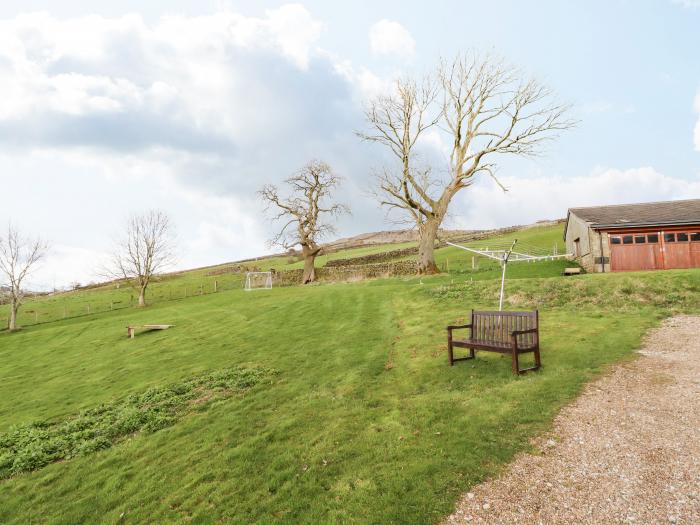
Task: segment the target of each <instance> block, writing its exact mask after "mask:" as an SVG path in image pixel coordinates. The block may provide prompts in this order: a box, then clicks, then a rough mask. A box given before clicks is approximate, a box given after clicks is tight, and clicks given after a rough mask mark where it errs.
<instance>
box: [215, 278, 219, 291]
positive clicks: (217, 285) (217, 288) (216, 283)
mask: <svg viewBox="0 0 700 525" xmlns="http://www.w3.org/2000/svg"><path fill="white" fill-rule="evenodd" d="M218 291H219V283H218V282H217V280H216V279H214V293H216V292H218Z"/></svg>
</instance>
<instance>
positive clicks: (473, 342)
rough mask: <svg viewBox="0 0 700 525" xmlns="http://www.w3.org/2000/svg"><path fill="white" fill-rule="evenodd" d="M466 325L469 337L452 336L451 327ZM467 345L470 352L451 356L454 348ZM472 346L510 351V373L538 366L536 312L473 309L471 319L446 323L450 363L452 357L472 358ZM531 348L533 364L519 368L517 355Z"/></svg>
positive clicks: (456, 359) (538, 349)
mask: <svg viewBox="0 0 700 525" xmlns="http://www.w3.org/2000/svg"><path fill="white" fill-rule="evenodd" d="M463 328H469V329H470V333H469V337H468V338H464V339H455V337H454V334H453V331H454V330H459V329H463ZM455 347H457V348H468V349H469V356H467V357H460V358H455V357H454V350H453V349H454V348H455ZM475 350H485V351H487V352H498V353H501V354H511V355H512V357H513V373H514V374H516V375H517V374H522V373H524V372H527V371H529V370H537V369H539V368H540V367H541V366H542V362H541V361H540V333H539V312H538V311H537V310H535V311H534V312H477V311H474V310H472V314H471V323H469V324H465V325H459V326H448V327H447V351H448V357H449V359H450V366H452V365H454V362H455V361H463V360H465V359H474V357H475V355H476V354H475ZM530 352H533V353H534V354H535V366H533V367H530V368H524V369H521V368H520V365H519V362H518V356H519V355H520V354H525V353H530Z"/></svg>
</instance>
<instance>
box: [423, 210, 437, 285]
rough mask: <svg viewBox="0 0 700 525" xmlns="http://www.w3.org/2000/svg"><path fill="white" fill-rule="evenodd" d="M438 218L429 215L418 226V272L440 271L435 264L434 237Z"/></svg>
mask: <svg viewBox="0 0 700 525" xmlns="http://www.w3.org/2000/svg"><path fill="white" fill-rule="evenodd" d="M440 222H441V221H440V220H438V219H437V218H435V217H431V218H430V219H428V220H427V221H426V222H425V223H423V224H421V225H420V226H419V227H418V273H419V274H420V275H432V274H435V273H440V270H438V267H437V265H436V264H435V239H436V238H437V232H438V228H440Z"/></svg>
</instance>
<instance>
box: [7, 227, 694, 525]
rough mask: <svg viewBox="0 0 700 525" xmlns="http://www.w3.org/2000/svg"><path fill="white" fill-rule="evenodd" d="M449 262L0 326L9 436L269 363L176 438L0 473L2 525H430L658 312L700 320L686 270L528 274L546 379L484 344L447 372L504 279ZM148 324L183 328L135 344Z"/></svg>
mask: <svg viewBox="0 0 700 525" xmlns="http://www.w3.org/2000/svg"><path fill="white" fill-rule="evenodd" d="M531 233H532V234H533V235H535V234H538V235H542V236H543V239H544V240H543V241H542V242H549V238H550V237H551V236H552V232H551V231H544V230H543V231H541V232H539V233H538V232H531ZM559 235H560V232H559ZM547 236H550V237H547ZM445 252H446V253H445ZM443 254H444V255H445V256H446V257H450V268H451V274H450V275H440V276H436V277H432V278H424V279H422V281H421V280H419V279H416V278H408V279H398V278H397V279H382V280H375V281H368V282H362V283H352V284H326V285H321V286H309V287H290V288H277V289H273V290H271V291H260V292H254V293H246V292H243V291H242V290H239V289H237V290H233V291H226V292H223V293H218V294H211V295H204V296H200V297H190V298H188V299H186V300H179V301H167V302H162V303H159V304H156V305H154V306H151V307H149V308H147V309H145V310H135V309H125V310H118V311H113V312H102V313H97V314H94V315H90V316H86V317H82V318H75V319H66V320H64V321H59V322H54V323H46V324H41V325H37V326H31V327H27V328H25V329H24V330H22V331H20V332H17V333H12V334H8V333H0V376H1V377H2V378H3V381H2V382H0V433H3V432H8V431H10V429H11V427H12V426H13V425H21V424H26V423H29V422H32V421H36V420H51V421H60V420H64V419H65V418H67V417H70V416H71V415H73V414H76V413H78V412H80V411H81V410H89V409H91V408H94V407H96V406H98V405H100V404H102V403H113V402H114V400H118V399H124V398H125V397H127V396H129V395H130V394H139V393H141V392H144V391H146V390H148V389H149V388H152V387H154V386H158V385H167V384H174V383H181V382H183V381H188V380H189V379H191V378H193V377H197V376H200V375H202V374H204V373H209V372H211V371H216V370H223V369H229V368H232V367H245V368H251V367H262V368H265V369H274V370H276V371H277V373H276V374H275V375H274V376H273V377H272V379H271V380H270V381H265V382H264V383H260V384H257V385H254V386H252V387H251V388H250V389H249V390H248V391H247V392H246V394H245V395H243V396H234V397H230V398H225V399H218V400H214V401H212V402H211V403H209V404H206V405H205V406H203V407H201V409H200V410H198V411H195V412H191V413H187V414H184V415H183V416H182V417H181V418H180V419H179V420H178V421H177V422H175V423H174V424H173V425H172V426H170V427H168V428H164V429H162V430H158V431H157V432H155V433H150V434H149V433H135V434H133V435H131V436H129V437H128V438H127V439H125V440H123V441H121V442H119V443H117V444H116V445H114V446H113V447H112V448H109V449H106V450H101V451H97V452H94V453H91V454H89V455H86V456H80V457H75V458H72V459H70V460H67V461H64V462H59V463H54V464H51V465H48V466H46V467H44V468H42V469H39V470H36V471H34V472H30V473H25V474H18V475H16V476H14V477H12V478H11V479H9V480H5V481H3V482H0V501H1V502H2V505H0V523H27V522H39V523H65V524H72V523H82V522H90V523H95V522H99V523H116V522H120V523H144V522H151V523H166V522H167V523H184V522H193V523H272V522H274V523H431V522H432V523H435V522H438V521H439V520H440V519H441V518H442V517H444V516H445V515H446V514H448V513H449V512H450V510H451V509H452V507H453V505H454V502H455V501H456V499H457V498H458V496H459V494H460V493H462V492H464V491H466V490H467V489H468V488H469V487H470V486H471V485H473V484H474V483H477V482H478V481H480V480H483V479H484V478H485V477H487V476H490V475H493V474H494V473H496V472H498V470H499V469H500V468H502V466H503V465H504V464H505V463H506V462H507V461H508V460H509V459H510V458H512V456H513V455H514V454H515V453H516V452H518V451H520V450H523V449H526V448H527V447H528V446H529V445H528V439H529V438H530V437H532V436H533V435H535V434H537V433H539V432H542V431H543V430H544V429H546V428H547V427H548V425H549V424H550V423H551V420H552V418H553V416H554V414H555V413H556V412H557V410H558V409H559V408H560V407H561V406H562V405H563V404H565V403H567V402H568V401H569V400H571V399H572V398H573V397H574V396H575V395H576V394H577V393H578V392H579V391H580V389H581V387H582V385H583V384H584V383H585V382H586V381H588V380H590V379H591V378H592V377H593V376H595V375H596V374H598V373H600V372H601V370H604V369H605V367H606V366H607V365H608V364H610V363H613V362H616V361H619V360H620V359H625V358H628V357H629V356H631V355H632V354H631V352H632V350H633V349H634V348H635V347H637V346H638V345H639V342H640V338H641V337H642V335H643V333H644V332H645V331H646V330H647V329H648V328H649V327H650V326H653V325H654V324H655V323H656V322H657V321H658V319H659V318H661V317H663V316H666V315H668V314H669V313H671V312H672V311H696V310H697V304H698V301H697V299H698V291H700V272H697V271H675V272H657V273H640V274H626V275H613V274H610V275H605V276H602V275H585V276H581V277H574V278H561V277H555V276H556V275H557V271H556V268H554V267H542V266H538V265H527V264H525V265H520V267H523V268H525V269H527V268H529V269H530V271H529V273H528V272H527V271H526V270H525V269H523V270H518V271H522V272H523V274H522V275H521V277H523V278H522V279H512V280H511V281H509V284H508V298H509V302H510V303H511V304H512V305H513V306H517V307H528V308H531V307H538V308H540V310H541V322H542V345H543V352H542V355H543V363H544V365H545V366H544V369H543V370H542V371H540V372H539V373H536V374H530V375H527V376H522V377H514V376H512V375H511V373H510V364H509V362H508V359H507V358H504V357H501V356H498V355H491V354H485V353H480V354H478V359H476V360H475V361H473V362H466V363H459V364H458V365H456V366H454V367H449V366H447V362H446V361H447V360H446V350H445V331H444V327H445V325H446V324H448V323H452V322H455V321H460V320H464V319H465V318H466V316H467V314H468V309H469V308H471V307H479V308H493V307H494V306H495V304H497V294H498V281H497V280H496V279H489V278H488V276H489V272H491V270H484V271H480V272H477V273H472V272H470V271H468V270H460V269H459V268H457V269H454V268H455V267H457V266H458V265H459V264H460V263H459V262H457V261H458V260H459V257H462V259H463V264H464V265H465V266H466V265H467V264H470V262H471V260H470V256H468V255H466V257H465V255H462V254H461V252H460V253H457V252H455V253H454V254H453V253H452V252H449V251H448V249H445V250H444V251H443V250H441V255H440V256H442V255H443ZM453 258H454V259H453ZM543 264H548V263H543ZM517 267H518V265H512V268H510V269H509V272H511V271H513V272H514V271H516V270H515V268H517ZM495 270H496V271H495V273H491V276H492V277H494V276H498V272H497V268H496V269H495ZM181 279H195V277H193V276H192V275H185V276H182V277H181ZM421 283H422V284H421ZM92 293H93V294H95V295H94V297H95V298H96V299H99V298H100V297H101V296H100V292H99V291H95V292H92ZM104 293H111V292H109V291H106V292H104ZM146 322H168V323H173V324H175V325H176V326H175V328H173V329H171V330H167V331H162V332H151V333H144V334H141V335H138V336H137V337H136V338H135V339H133V340H129V339H127V338H126V333H125V330H124V326H126V325H127V324H129V323H146Z"/></svg>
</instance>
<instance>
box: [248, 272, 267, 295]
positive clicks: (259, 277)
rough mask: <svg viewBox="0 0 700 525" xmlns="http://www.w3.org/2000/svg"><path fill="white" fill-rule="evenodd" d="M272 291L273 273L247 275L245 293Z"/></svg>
mask: <svg viewBox="0 0 700 525" xmlns="http://www.w3.org/2000/svg"><path fill="white" fill-rule="evenodd" d="M270 289H272V272H247V273H246V274H245V291H246V292H249V291H251V290H270Z"/></svg>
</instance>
